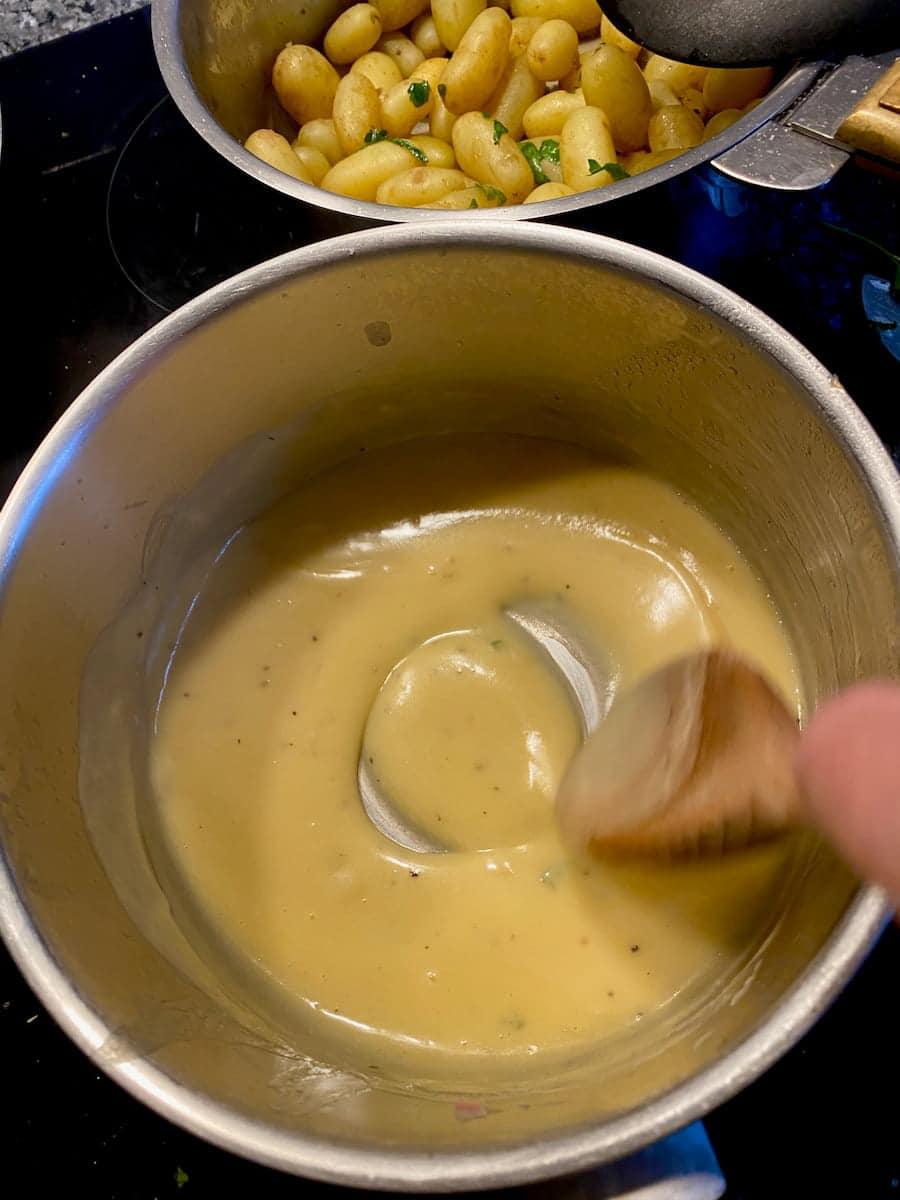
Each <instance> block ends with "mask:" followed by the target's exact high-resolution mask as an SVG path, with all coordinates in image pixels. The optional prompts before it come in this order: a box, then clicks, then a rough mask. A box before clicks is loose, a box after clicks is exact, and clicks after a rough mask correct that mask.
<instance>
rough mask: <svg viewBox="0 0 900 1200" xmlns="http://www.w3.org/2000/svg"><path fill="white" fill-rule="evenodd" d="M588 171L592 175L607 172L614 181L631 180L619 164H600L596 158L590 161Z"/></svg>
mask: <svg viewBox="0 0 900 1200" xmlns="http://www.w3.org/2000/svg"><path fill="white" fill-rule="evenodd" d="M588 170H589V171H590V173H591V174H592V175H599V174H600V172H601V171H605V172H606V173H607V175H609V176H610V177H611V178H612V179H628V178H629V175H628V172H627V171H626V170H625V168H624V167H623V166H620V164H619V163H614V162H608V163H598V162H597V160H596V158H589V159H588Z"/></svg>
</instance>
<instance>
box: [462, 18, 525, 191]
mask: <svg viewBox="0 0 900 1200" xmlns="http://www.w3.org/2000/svg"><path fill="white" fill-rule="evenodd" d="M489 11H491V12H502V11H503V10H502V9H491V10H489ZM453 149H454V152H455V153H456V161H457V163H458V164H459V167H460V170H462V171H465V173H466V174H467V175H471V177H472V178H473V179H475V180H477V181H478V183H482V184H487V185H489V186H492V187H495V188H499V190H500V191H501V192H502V193H503V195H504V196H505V202H508V203H509V204H521V202H522V201H523V200H524V199H525V197H526V196H527V195H528V193H529V192H530V191H532V190H533V187H534V180H533V179H532V176H531V167H529V165H528V163H527V162H526V160H525V156H524V155H523V154H522V151H521V150H520V149H519V147H518V146H517V145H516V143H515V142H514V141H513V139H512V138H511V137H510V136H509V134H508V133H504V132H503V126H502V125H499V124H498V122H496V121H495V120H493V119H492V118H491V117H485V116H484V115H483V114H482V113H480V112H467V113H464V114H463V115H462V116H461V117H460V118H459V120H458V121H457V122H456V124H455V125H454V126H453Z"/></svg>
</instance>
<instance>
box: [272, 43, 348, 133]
mask: <svg viewBox="0 0 900 1200" xmlns="http://www.w3.org/2000/svg"><path fill="white" fill-rule="evenodd" d="M339 82H340V76H339V75H338V73H337V71H336V70H335V69H334V67H333V66H332V65H331V63H330V62H329V61H328V59H327V58H326V57H325V55H324V54H320V53H319V51H318V50H314V49H313V48H312V46H285V48H284V49H283V50H282V51H281V53H280V54H279V55H278V57H277V58H276V59H275V65H274V67H273V68H272V86H273V87H274V89H275V94H276V95H277V97H278V100H279V102H280V104H281V107H282V108H283V109H284V110H285V111H286V112H289V113H290V115H291V116H292V117H293V118H294V120H295V121H296V122H297V123H298V124H299V125H303V124H305V123H306V122H307V121H312V120H314V119H315V118H316V117H330V116H331V107H332V105H333V104H334V94H335V92H336V91H337V85H338V83H339Z"/></svg>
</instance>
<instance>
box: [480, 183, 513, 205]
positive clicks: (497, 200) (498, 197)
mask: <svg viewBox="0 0 900 1200" xmlns="http://www.w3.org/2000/svg"><path fill="white" fill-rule="evenodd" d="M477 186H478V189H479V190H480V191H482V192H483V193H484V195H485V196H486V197H487V199H488V200H490V201H491V203H492V204H505V203H506V193H505V192H501V191H500V189H499V188H495V187H493V186H492V185H491V184H489V183H479V184H478V185H477Z"/></svg>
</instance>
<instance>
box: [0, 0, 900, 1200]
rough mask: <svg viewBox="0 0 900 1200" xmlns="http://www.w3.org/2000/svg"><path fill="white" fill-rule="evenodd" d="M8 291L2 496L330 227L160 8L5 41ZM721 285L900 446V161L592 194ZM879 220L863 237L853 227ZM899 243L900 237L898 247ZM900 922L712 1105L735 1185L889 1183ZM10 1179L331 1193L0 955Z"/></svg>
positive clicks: (600, 221)
mask: <svg viewBox="0 0 900 1200" xmlns="http://www.w3.org/2000/svg"><path fill="white" fill-rule="evenodd" d="M0 109H2V118H3V143H2V151H0V197H2V208H0V211H2V213H3V215H4V218H5V220H4V225H5V230H6V233H5V238H4V248H3V251H2V256H0V262H2V264H3V270H2V279H3V283H4V291H5V294H6V310H5V316H4V318H3V331H4V332H3V347H4V353H3V360H2V361H3V370H4V375H3V387H2V392H0V397H2V399H0V406H2V425H0V499H2V497H3V495H5V493H6V491H7V490H8V488H9V487H10V486H11V485H12V483H13V481H14V479H15V477H16V475H17V474H18V472H19V471H20V470H21V468H22V466H23V465H24V463H25V462H26V461H27V458H28V456H29V454H30V453H31V451H32V450H33V448H34V446H35V445H36V443H37V441H38V440H39V439H40V437H41V436H42V434H43V433H44V432H45V431H46V430H47V429H48V428H49V426H50V424H52V422H53V421H54V420H55V419H56V418H57V417H58V416H59V415H60V413H61V412H62V411H63V410H64V409H65V408H66V406H67V405H68V404H69V403H70V402H71V401H72V400H73V399H74V398H75V397H76V396H77V395H78V393H79V392H80V391H81V389H82V388H83V387H84V386H85V384H86V383H87V382H88V381H89V380H90V379H91V378H92V377H93V376H94V375H95V374H96V373H97V372H98V371H99V370H100V368H101V367H103V366H104V365H105V364H106V363H107V362H109V361H110V360H111V359H112V358H113V357H114V356H115V355H116V354H117V353H118V352H119V351H120V350H122V349H123V348H124V347H125V346H127V345H128V344H129V343H130V342H131V341H133V340H134V339H135V338H136V337H138V336H139V335H140V334H141V333H143V332H144V330H146V329H148V328H149V327H150V326H151V325H152V324H154V323H155V322H156V321H158V320H159V319H161V318H162V317H163V316H164V315H165V314H166V313H167V312H169V311H171V310H172V309H173V308H175V307H177V306H178V305H180V304H182V303H183V302H184V301H186V300H188V299H190V298H191V297H193V296H195V295H197V294H198V293H199V292H201V291H203V290H205V289H206V288H207V287H209V286H210V285H211V284H213V283H216V282H218V281H219V280H221V279H224V278H226V277H227V276H229V275H231V274H233V273H234V272H236V271H238V270H241V269H243V268H244V267H247V266H250V265H252V264H253V263H256V262H259V261H261V260H262V259H264V258H268V257H270V256H271V255H273V254H277V253H281V252H282V251H285V250H288V249H291V248H292V247H295V246H300V245H303V244H306V243H308V242H310V241H313V240H316V239H317V238H319V237H321V236H324V235H325V234H326V233H328V232H333V231H334V228H333V226H330V225H329V224H328V222H327V220H326V218H325V217H324V216H322V215H321V214H318V213H317V212H314V211H312V210H308V209H305V208H303V207H301V206H299V205H297V204H296V203H294V202H293V201H291V200H290V199H288V198H287V197H281V196H277V195H274V194H272V193H270V192H268V191H267V190H266V189H264V188H261V187H260V186H259V185H258V184H256V183H255V182H253V181H252V180H249V179H247V178H245V177H244V176H243V175H241V174H240V172H238V171H237V170H235V169H234V168H233V167H231V166H230V165H229V164H227V163H224V162H222V161H221V160H220V159H219V158H218V157H217V156H216V155H215V153H214V152H213V151H212V150H210V149H209V148H208V147H207V146H206V145H205V143H204V142H202V141H201V140H200V139H199V138H198V137H197V136H196V135H195V134H194V133H193V131H192V130H191V129H190V128H189V127H188V126H187V125H186V124H185V122H184V121H183V120H182V118H181V117H180V115H179V114H178V112H177V111H176V109H175V107H174V105H173V104H172V102H171V101H170V100H169V99H168V98H167V96H166V93H165V89H164V87H163V84H162V81H161V79H160V77H159V73H158V71H157V69H156V65H155V62H154V59H153V52H152V46H151V41H150V32H149V22H148V19H147V13H146V11H144V12H140V13H137V14H134V15H132V16H127V17H121V18H118V19H116V20H114V21H109V22H107V23H105V24H102V25H98V26H95V27H94V28H92V29H89V30H86V31H84V32H82V33H78V34H72V35H70V36H69V37H66V38H63V39H61V40H59V41H57V42H52V43H49V44H47V45H44V46H40V47H37V48H35V49H33V50H29V51H25V52H24V53H21V54H18V55H16V56H14V57H12V58H9V59H6V60H2V61H0ZM584 219H585V220H586V221H589V222H591V225H590V226H587V227H590V228H593V229H595V230H596V231H597V232H601V233H611V234H613V235H615V236H619V237H624V238H626V239H627V240H629V241H632V242H636V243H639V244H642V245H645V246H648V247H650V248H651V249H654V250H657V251H660V252H661V253H664V254H668V255H670V256H671V257H673V258H676V259H678V260H680V261H681V262H684V263H686V264H687V265H689V266H692V267H695V268H697V269H699V270H701V271H704V272H705V273H706V274H708V275H710V276H712V277H713V278H716V279H718V280H719V281H721V282H722V283H725V284H727V285H728V286H729V287H732V288H733V289H734V290H735V291H737V292H738V293H739V294H741V295H743V296H745V297H746V298H748V299H749V300H751V301H752V302H754V303H755V304H757V305H758V306H759V307H760V308H762V309H764V310H765V311H766V312H768V313H769V314H770V315H771V316H773V317H774V318H775V319H776V320H778V321H780V322H781V323H782V324H783V325H785V326H786V327H787V328H788V329H789V330H791V332H792V333H794V334H795V335H796V336H797V337H799V338H800V339H801V340H802V341H803V342H804V343H805V344H806V345H807V346H808V347H809V348H810V349H811V350H812V351H813V353H814V354H816V355H817V357H819V358H820V359H821V360H822V362H824V363H825V365H826V366H827V367H828V368H829V369H830V370H832V371H833V372H834V373H835V374H836V375H837V376H838V377H839V378H840V379H841V381H842V382H843V383H844V384H845V386H846V387H847V388H848V390H849V391H850V393H851V395H853V396H854V398H855V399H856V400H857V402H858V403H859V404H860V406H861V407H862V408H863V410H864V411H865V412H866V414H867V416H868V417H869V419H870V421H872V423H873V425H874V426H875V428H876V429H877V431H878V433H879V434H880V435H881V437H882V438H883V440H884V441H885V443H886V445H887V446H888V448H889V449H890V450H891V452H892V453H893V454H894V457H895V460H897V461H898V462H900V361H898V358H897V357H895V355H896V356H900V330H898V329H897V327H896V326H895V325H894V324H893V323H894V321H895V320H896V318H897V306H896V300H895V298H894V296H893V295H892V291H891V289H892V285H895V284H896V282H897V280H896V278H895V277H896V276H897V275H898V273H900V258H898V257H897V256H898V255H900V182H898V181H897V180H896V179H891V178H889V177H883V176H881V175H877V174H873V173H871V172H867V171H864V170H862V169H859V168H858V167H856V166H851V167H848V168H845V169H844V171H842V172H841V173H840V174H839V175H838V176H837V177H836V179H835V180H834V181H833V182H832V183H831V184H829V185H828V187H826V188H824V189H820V190H819V191H817V192H813V193H803V194H794V195H787V194H784V193H774V192H767V191H763V190H760V189H749V188H746V187H743V186H741V185H736V184H732V183H730V182H728V181H727V180H725V179H724V178H723V177H722V176H719V175H717V174H716V173H715V172H713V171H712V170H710V169H702V170H700V171H696V172H693V173H692V174H691V175H690V176H688V177H686V178H681V179H679V180H675V181H674V182H673V183H672V184H670V185H668V186H666V187H656V188H653V189H651V190H650V191H649V192H646V193H642V194H641V195H640V196H639V197H637V198H634V199H633V200H629V201H627V202H624V203H621V204H616V203H613V204H608V205H605V206H602V207H601V208H599V209H597V210H595V211H594V212H593V213H590V212H589V213H588V215H587V216H586V218H584ZM864 239H868V240H864ZM892 256H893V257H892ZM898 1014H900V931H898V929H897V928H896V927H892V928H891V929H889V930H888V931H887V933H886V934H885V935H884V937H883V938H882V940H881V942H880V943H879V945H878V946H877V947H876V949H875V950H874V952H873V953H872V955H871V956H870V958H869V960H868V962H867V963H866V964H865V965H864V966H863V968H862V969H861V971H860V972H859V974H858V975H857V977H856V978H855V979H854V980H853V981H852V983H851V984H850V985H849V986H848V988H847V989H846V991H845V993H844V994H843V996H842V997H841V998H840V999H839V1000H838V1001H837V1003H836V1004H835V1005H834V1007H833V1008H832V1010H831V1011H830V1012H829V1013H828V1014H827V1015H826V1016H825V1017H824V1018H823V1020H822V1021H820V1023H819V1024H818V1026H817V1027H816V1028H815V1029H814V1030H813V1031H812V1032H811V1033H810V1034H809V1035H808V1036H807V1037H806V1038H805V1039H804V1040H803V1041H802V1042H801V1043H800V1044H799V1045H798V1046H797V1047H795V1049H794V1050H792V1051H791V1052H790V1053H789V1054H787V1055H786V1056H785V1057H784V1058H783V1059H782V1060H781V1062H779V1063H778V1064H777V1065H776V1066H775V1067H773V1068H772V1069H771V1070H770V1071H769V1072H768V1073H767V1074H766V1075H765V1076H764V1077H763V1078H762V1079H760V1080H759V1081H758V1082H757V1083H755V1084H754V1085H752V1086H751V1087H749V1088H747V1089H746V1090H745V1091H744V1092H743V1093H742V1094H741V1095H740V1096H738V1097H737V1098H736V1099H734V1100H732V1101H730V1102H729V1103H728V1104H725V1105H723V1106H722V1107H721V1108H719V1109H718V1110H717V1111H716V1112H714V1113H713V1114H711V1115H710V1116H709V1117H708V1118H707V1121H706V1125H707V1130H708V1132H709V1134H710V1137H711V1139H712V1142H713V1145H714V1147H715V1149H716V1152H717V1154H718V1156H719V1159H720V1162H721V1163H722V1166H723V1169H724V1171H725V1174H726V1176H727V1178H728V1180H729V1191H728V1200H780V1198H781V1197H785V1198H790V1200H806V1198H807V1197H809V1198H811V1200H812V1198H815V1200H827V1198H829V1197H841V1198H846V1200H881V1198H882V1197H884V1198H887V1197H895V1196H900V1120H898V1117H900V1111H898V1108H900V1106H898V1098H897V1097H898V1085H897V1082H896V1080H897V1078H898V1073H900V1020H898ZM0 1053H2V1055H3V1062H4V1067H5V1070H4V1078H5V1080H6V1093H7V1098H8V1115H7V1118H6V1121H5V1135H4V1139H3V1145H4V1166H3V1169H4V1171H5V1172H6V1173H7V1175H8V1176H11V1177H12V1178H13V1179H16V1178H17V1179H18V1181H19V1182H18V1185H15V1184H14V1185H13V1191H12V1192H11V1193H10V1194H11V1195H16V1196H18V1195H25V1194H35V1195H41V1194H42V1193H43V1192H45V1191H47V1192H49V1193H51V1194H59V1193H60V1192H61V1191H62V1189H63V1188H64V1187H65V1189H66V1191H67V1192H73V1193H75V1194H79V1193H81V1194H88V1195H90V1196H92V1197H93V1198H95V1200H119V1198H123V1200H124V1198H128V1200H151V1198H157V1197H158V1198H163V1197H168V1196H175V1195H179V1196H184V1197H185V1198H186V1200H190V1197H192V1196H193V1197H197V1198H200V1197H206V1196H210V1197H212V1196H216V1197H219V1196H229V1197H231V1196H240V1195H243V1194H245V1193H247V1194H249V1193H252V1194H254V1195H255V1196H258V1197H263V1198H268V1197H280V1196H287V1195H296V1194H298V1192H302V1193H303V1194H306V1195H308V1194H311V1193H312V1192H313V1191H315V1192H317V1193H318V1192H328V1193H334V1197H335V1200H340V1196H341V1189H338V1188H329V1187H326V1186H325V1185H319V1184H312V1183H307V1182H304V1181H299V1180H295V1179H291V1178H289V1177H286V1176H282V1175H279V1174H277V1173H276V1172H273V1171H269V1170H266V1169H264V1168H262V1167H257V1166H255V1165H253V1164H250V1163H244V1162H242V1161H240V1160H238V1159H235V1158H234V1157H232V1156H231V1155H229V1154H227V1153H225V1152H223V1151H220V1150H217V1149H215V1148H213V1147H211V1146H207V1145H206V1144H204V1143H202V1142H200V1141H198V1140H197V1139H196V1138H194V1137H192V1136H191V1135H190V1134H187V1133H184V1132H182V1131H181V1130H180V1129H177V1128H175V1127H174V1126H172V1125H170V1124H168V1123H167V1122H166V1121H165V1120H163V1119H162V1118H160V1117H157V1116H156V1115H155V1114H153V1113H151V1112H150V1111H149V1110H147V1109H145V1108H143V1107H142V1106H141V1105H140V1104H138V1103H137V1102H136V1101H134V1100H133V1099H131V1097H130V1096H128V1095H126V1094H125V1093H124V1092H122V1091H121V1090H120V1089H119V1088H118V1087H117V1086H116V1085H115V1084H113V1083H111V1082H110V1081H109V1080H108V1079H106V1077H105V1076H102V1075H100V1074H98V1073H97V1071H96V1069H95V1068H94V1067H93V1065H92V1064H91V1063H90V1062H89V1061H88V1060H87V1059H86V1058H84V1057H83V1056H82V1055H81V1053H80V1052H79V1051H78V1050H76V1049H75V1048H74V1046H73V1045H72V1044H71V1043H70V1042H69V1041H68V1039H67V1038H66V1037H65V1036H64V1035H63V1034H62V1033H61V1032H60V1031H59V1030H58V1029H57V1028H56V1026H55V1025H54V1023H53V1021H52V1020H51V1019H50V1018H49V1017H48V1016H47V1015H46V1013H45V1012H44V1010H43V1009H42V1007H41V1006H40V1005H39V1004H38V1002H37V1001H36V1000H35V999H34V997H33V996H32V995H31V993H30V991H29V989H28V987H27V986H26V984H25V983H24V981H23V980H22V979H21V977H20V976H19V974H18V972H17V971H16V969H15V967H14V966H13V964H12V963H11V961H10V960H9V959H8V957H6V955H5V952H3V951H2V950H0Z"/></svg>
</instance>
